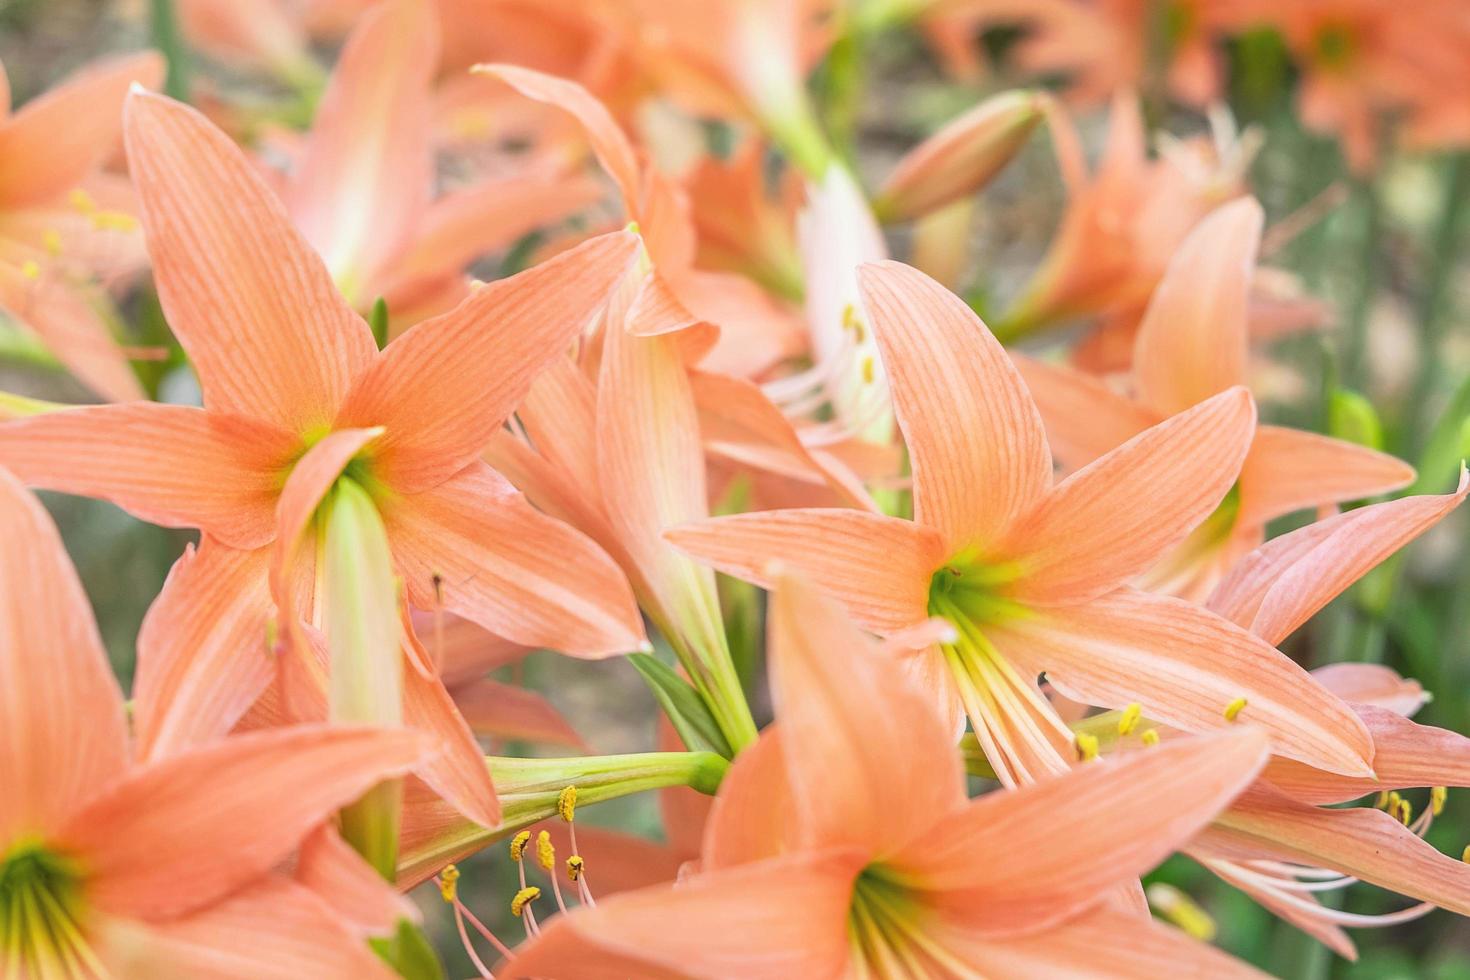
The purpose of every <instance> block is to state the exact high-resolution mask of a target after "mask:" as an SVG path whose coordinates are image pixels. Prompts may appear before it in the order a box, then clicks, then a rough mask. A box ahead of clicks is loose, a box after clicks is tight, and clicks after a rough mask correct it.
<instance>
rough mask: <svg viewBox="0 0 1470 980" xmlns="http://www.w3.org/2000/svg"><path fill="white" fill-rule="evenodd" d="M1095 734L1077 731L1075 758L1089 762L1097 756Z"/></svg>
mask: <svg viewBox="0 0 1470 980" xmlns="http://www.w3.org/2000/svg"><path fill="white" fill-rule="evenodd" d="M1097 750H1098V745H1097V736H1096V735H1089V734H1088V733H1087V732H1078V733H1077V759H1078V761H1080V762H1091V761H1092V760H1093V759H1096V758H1097Z"/></svg>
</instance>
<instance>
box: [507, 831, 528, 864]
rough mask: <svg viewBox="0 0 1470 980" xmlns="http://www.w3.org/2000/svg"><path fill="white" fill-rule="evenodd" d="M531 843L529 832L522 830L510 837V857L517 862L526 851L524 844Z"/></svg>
mask: <svg viewBox="0 0 1470 980" xmlns="http://www.w3.org/2000/svg"><path fill="white" fill-rule="evenodd" d="M529 843H531V832H530V831H529V830H523V831H521V832H520V833H519V834H516V835H515V836H514V837H512V838H511V839H510V859H511V860H512V861H514V862H516V863H517V864H519V863H520V860H521V856H522V855H524V854H525V853H526V845H527V844H529Z"/></svg>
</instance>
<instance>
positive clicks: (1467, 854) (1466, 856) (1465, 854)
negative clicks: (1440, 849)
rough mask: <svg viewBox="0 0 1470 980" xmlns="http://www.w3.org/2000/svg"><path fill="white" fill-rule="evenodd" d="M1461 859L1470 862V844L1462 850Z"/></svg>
mask: <svg viewBox="0 0 1470 980" xmlns="http://www.w3.org/2000/svg"><path fill="white" fill-rule="evenodd" d="M1460 860H1461V861H1463V862H1464V863H1466V864H1470V844H1466V845H1465V849H1464V850H1463V851H1461V852H1460Z"/></svg>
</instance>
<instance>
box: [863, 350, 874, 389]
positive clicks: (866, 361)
mask: <svg viewBox="0 0 1470 980" xmlns="http://www.w3.org/2000/svg"><path fill="white" fill-rule="evenodd" d="M876 376H877V368H876V367H874V365H873V356H872V355H871V354H869V355H868V356H867V357H865V358H863V384H868V385H870V384H872V383H873V378H874V377H876Z"/></svg>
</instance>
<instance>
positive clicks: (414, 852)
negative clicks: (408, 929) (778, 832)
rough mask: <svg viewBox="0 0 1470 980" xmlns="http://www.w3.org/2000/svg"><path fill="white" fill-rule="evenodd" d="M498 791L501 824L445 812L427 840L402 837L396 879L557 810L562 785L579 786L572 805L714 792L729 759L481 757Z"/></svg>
mask: <svg viewBox="0 0 1470 980" xmlns="http://www.w3.org/2000/svg"><path fill="white" fill-rule="evenodd" d="M485 764H486V765H487V766H489V767H490V776H491V778H492V779H493V780H494V782H495V789H496V792H497V794H498V795H499V797H500V809H501V818H500V823H499V824H497V825H496V826H494V827H482V826H480V825H479V824H477V823H473V822H472V821H470V820H466V819H465V818H463V817H455V816H450V815H448V814H446V819H445V820H444V821H443V822H442V825H441V828H440V829H439V830H438V832H437V833H435V834H434V836H433V837H432V838H430V839H422V840H405V841H404V842H403V846H402V849H401V850H400V852H399V855H398V881H399V883H400V884H416V883H418V882H420V881H423V880H424V879H425V878H427V877H429V876H430V875H431V874H433V873H434V872H435V871H437V870H438V869H439V868H441V867H443V866H444V865H446V864H449V863H451V862H453V861H458V860H461V859H463V858H464V857H466V856H467V855H469V854H473V853H474V852H476V851H478V850H480V849H482V848H484V847H486V846H487V845H489V844H492V843H494V842H495V841H498V840H501V839H503V838H506V837H509V836H511V835H512V834H514V833H516V832H517V831H520V830H524V829H525V828H527V827H529V826H531V825H532V824H535V823H539V822H540V821H542V820H546V819H548V818H550V817H554V816H556V815H557V802H558V801H559V800H560V798H561V793H562V791H563V790H564V789H566V788H567V787H568V786H575V787H576V788H577V806H578V807H579V808H580V807H584V806H589V805H591V804H594V803H601V802H604V801H606V800H613V799H617V798H618V797H622V796H630V795H632V794H633V793H641V792H643V791H645V790H650V789H664V788H667V787H670V786H688V787H689V788H690V789H693V790H696V791H698V792H700V793H704V794H706V795H711V796H712V795H714V793H715V792H716V791H717V790H718V789H719V787H720V781H721V780H723V779H724V777H725V771H726V769H728V768H729V764H728V763H727V762H726V761H725V760H724V759H722V758H721V757H720V756H718V755H716V754H715V753H713V752H644V753H638V754H634V755H605V756H593V757H589V758H569V759H506V758H499V757H494V756H491V757H487V758H486V759H485Z"/></svg>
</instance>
